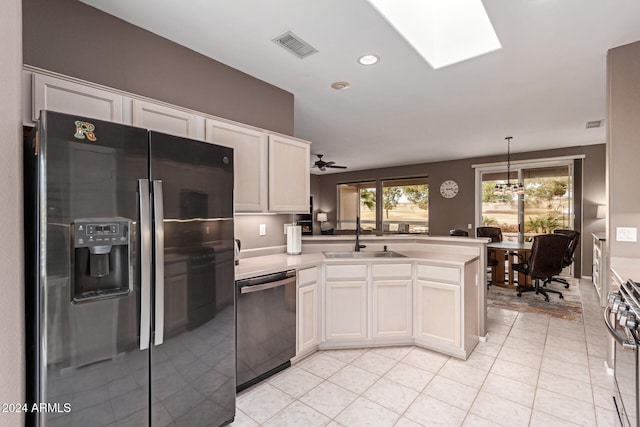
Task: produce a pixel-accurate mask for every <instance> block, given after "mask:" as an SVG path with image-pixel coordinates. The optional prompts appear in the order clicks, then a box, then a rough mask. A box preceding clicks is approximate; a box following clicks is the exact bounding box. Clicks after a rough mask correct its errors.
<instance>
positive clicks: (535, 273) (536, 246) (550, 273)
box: [512, 234, 569, 301]
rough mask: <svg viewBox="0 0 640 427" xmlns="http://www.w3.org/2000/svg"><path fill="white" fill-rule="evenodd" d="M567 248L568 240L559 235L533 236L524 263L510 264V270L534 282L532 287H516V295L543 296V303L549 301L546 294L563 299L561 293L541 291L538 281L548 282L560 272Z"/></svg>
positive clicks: (547, 290) (549, 290)
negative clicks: (529, 252) (530, 293)
mask: <svg viewBox="0 0 640 427" xmlns="http://www.w3.org/2000/svg"><path fill="white" fill-rule="evenodd" d="M568 247H569V238H568V237H567V236H563V235H560V234H542V235H538V236H534V238H533V245H532V247H531V255H530V257H529V260H528V261H527V262H526V263H522V264H512V268H513V269H514V270H515V271H517V272H519V273H522V274H525V275H527V276H531V279H533V280H534V285H533V286H518V288H517V295H518V296H519V297H521V296H522V293H523V292H535V293H536V295H537V294H541V295H543V296H544V300H545V301H549V295H548V293H554V294H558V296H559V297H560V299H563V298H564V295H562V292H560V291H556V290H551V289H543V287H542V286H540V281H541V280H542V282H543V283H547V282H550V281H551V280H552V279H553V278H554V276H556V275H557V274H560V272H561V271H562V260H563V258H564V254H565V252H566V250H567V248H568Z"/></svg>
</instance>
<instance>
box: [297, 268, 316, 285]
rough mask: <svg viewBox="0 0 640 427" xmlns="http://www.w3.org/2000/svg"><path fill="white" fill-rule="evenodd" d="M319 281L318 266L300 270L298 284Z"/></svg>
mask: <svg viewBox="0 0 640 427" xmlns="http://www.w3.org/2000/svg"><path fill="white" fill-rule="evenodd" d="M317 281H318V267H312V268H305V269H304V270H298V286H304V285H308V284H311V283H316V282H317Z"/></svg>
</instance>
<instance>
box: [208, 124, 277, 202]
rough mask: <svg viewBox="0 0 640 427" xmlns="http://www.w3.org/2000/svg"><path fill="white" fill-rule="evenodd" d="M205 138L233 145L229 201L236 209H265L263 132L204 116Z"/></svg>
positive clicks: (228, 145) (264, 144) (265, 148)
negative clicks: (232, 181)
mask: <svg viewBox="0 0 640 427" xmlns="http://www.w3.org/2000/svg"><path fill="white" fill-rule="evenodd" d="M205 136H206V141H207V142H211V143H213V144H218V145H224V146H225V147H231V148H233V162H234V163H233V178H234V190H233V201H234V207H235V210H236V212H266V211H267V209H268V206H267V179H268V176H267V161H268V159H267V135H266V134H265V133H264V132H260V131H258V130H255V129H249V128H245V127H242V126H237V125H233V124H230V123H225V122H220V121H217V120H211V119H207V121H206V131H205Z"/></svg>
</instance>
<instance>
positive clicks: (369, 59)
mask: <svg viewBox="0 0 640 427" xmlns="http://www.w3.org/2000/svg"><path fill="white" fill-rule="evenodd" d="M379 60H380V58H378V57H377V56H376V55H363V56H361V57H360V58H358V62H359V63H361V64H362V65H373V64H375V63H376V62H378V61H379Z"/></svg>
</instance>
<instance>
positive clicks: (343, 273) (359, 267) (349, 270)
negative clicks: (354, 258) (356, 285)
mask: <svg viewBox="0 0 640 427" xmlns="http://www.w3.org/2000/svg"><path fill="white" fill-rule="evenodd" d="M326 272H327V280H332V279H333V280H336V279H337V280H341V279H345V280H348V279H366V278H367V266H366V264H355V265H353V264H352V265H327V267H326Z"/></svg>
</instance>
